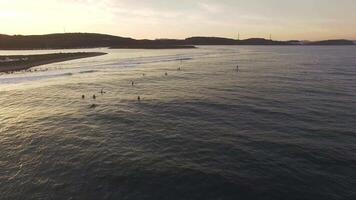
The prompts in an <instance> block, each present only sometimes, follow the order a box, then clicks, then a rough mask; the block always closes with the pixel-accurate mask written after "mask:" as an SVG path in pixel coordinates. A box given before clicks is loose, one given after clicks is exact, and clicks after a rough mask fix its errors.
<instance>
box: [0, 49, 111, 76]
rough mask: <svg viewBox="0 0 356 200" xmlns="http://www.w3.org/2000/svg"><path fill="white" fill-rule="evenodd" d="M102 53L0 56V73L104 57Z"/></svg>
mask: <svg viewBox="0 0 356 200" xmlns="http://www.w3.org/2000/svg"><path fill="white" fill-rule="evenodd" d="M105 54H107V53H102V52H77V53H54V54H38V55H10V56H0V73H11V72H15V71H22V70H28V69H30V68H32V67H36V66H40V65H46V64H52V63H58V62H64V61H69V60H77V59H82V58H90V57H96V56H102V55H105Z"/></svg>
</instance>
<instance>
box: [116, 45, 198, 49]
mask: <svg viewBox="0 0 356 200" xmlns="http://www.w3.org/2000/svg"><path fill="white" fill-rule="evenodd" d="M195 48H196V47H195V46H192V45H117V46H112V47H110V49H195Z"/></svg>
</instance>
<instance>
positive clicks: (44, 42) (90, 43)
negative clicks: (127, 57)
mask: <svg viewBox="0 0 356 200" xmlns="http://www.w3.org/2000/svg"><path fill="white" fill-rule="evenodd" d="M304 44H306V45H354V42H353V41H350V40H327V41H318V42H306V43H304V42H302V41H298V40H292V41H274V40H267V39H264V38H250V39H245V40H235V39H231V38H222V37H190V38H186V39H183V40H175V39H157V40H136V39H132V38H127V37H118V36H113V35H106V34H96V33H61V34H49V35H28V36H24V35H13V36H10V35H0V50H31V49H78V48H98V47H109V48H110V47H111V48H121V49H123V48H125V49H177V48H194V45H304Z"/></svg>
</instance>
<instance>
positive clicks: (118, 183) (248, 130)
mask: <svg viewBox="0 0 356 200" xmlns="http://www.w3.org/2000/svg"><path fill="white" fill-rule="evenodd" d="M75 51H84V50H63V52H75ZM86 51H102V52H108V53H109V54H107V55H105V56H101V57H95V58H87V59H81V60H74V61H67V62H63V63H56V64H50V65H45V66H41V67H37V72H32V73H29V72H26V73H16V74H11V75H9V74H1V75H0V199H1V200H7V199H9V200H14V199H128V200H131V199H135V200H136V199H152V200H159V199H192V200H196V199H202V200H206V199H212V200H216V199H221V200H225V199H228V200H236V199H261V200H262V199H263V200H264V199H271V200H276V199H310V200H316V199H320V200H325V199H345V200H346V199H347V200H351V199H356V48H355V47H346V46H345V47H343V46H340V47H298V46H296V47H267V46H265V47H264V46H259V47H253V46H239V47H225V46H219V47H200V48H198V49H192V50H109V49H91V50H86ZM48 52H58V50H56V51H0V54H1V55H9V54H34V53H48ZM180 60H182V62H181V61H180ZM236 64H238V65H239V66H240V67H239V69H240V70H239V72H236V71H235V70H234V69H235V68H236ZM179 66H180V67H181V70H180V71H178V70H177V68H178V67H179ZM42 70H47V71H42ZM165 73H167V74H168V75H167V76H166V75H165ZM131 81H134V83H135V84H134V85H133V86H132V85H131ZM101 89H103V90H104V92H105V94H100V91H101ZM83 94H84V95H85V97H86V98H85V99H82V98H81V96H82V95H83ZM94 94H95V95H96V99H95V100H94V99H92V96H93V95H94ZM138 96H140V97H141V101H140V102H138V101H137V97H138ZM93 104H95V105H96V107H95V108H93V107H91V106H92V105H93Z"/></svg>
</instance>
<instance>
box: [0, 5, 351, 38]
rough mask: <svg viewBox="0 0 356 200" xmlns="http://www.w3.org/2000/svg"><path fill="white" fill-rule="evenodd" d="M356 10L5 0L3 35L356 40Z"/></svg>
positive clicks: (0, 9) (1, 13) (342, 7)
mask: <svg viewBox="0 0 356 200" xmlns="http://www.w3.org/2000/svg"><path fill="white" fill-rule="evenodd" d="M355 9H356V1H355V0H298V1H294V0H293V1H286V0H248V1H247V0H139V1H133V0H101V1H99V0H0V22H1V29H0V33H2V34H26V35H27V34H46V33H62V32H96V33H107V34H113V35H119V36H128V37H133V38H150V39H154V38H185V37H189V36H222V37H232V38H236V37H237V34H238V32H239V33H240V35H241V38H242V39H243V38H250V37H265V38H267V37H269V34H272V37H273V39H276V40H289V39H299V40H321V39H336V38H346V39H354V40H355V39H356V12H355Z"/></svg>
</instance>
